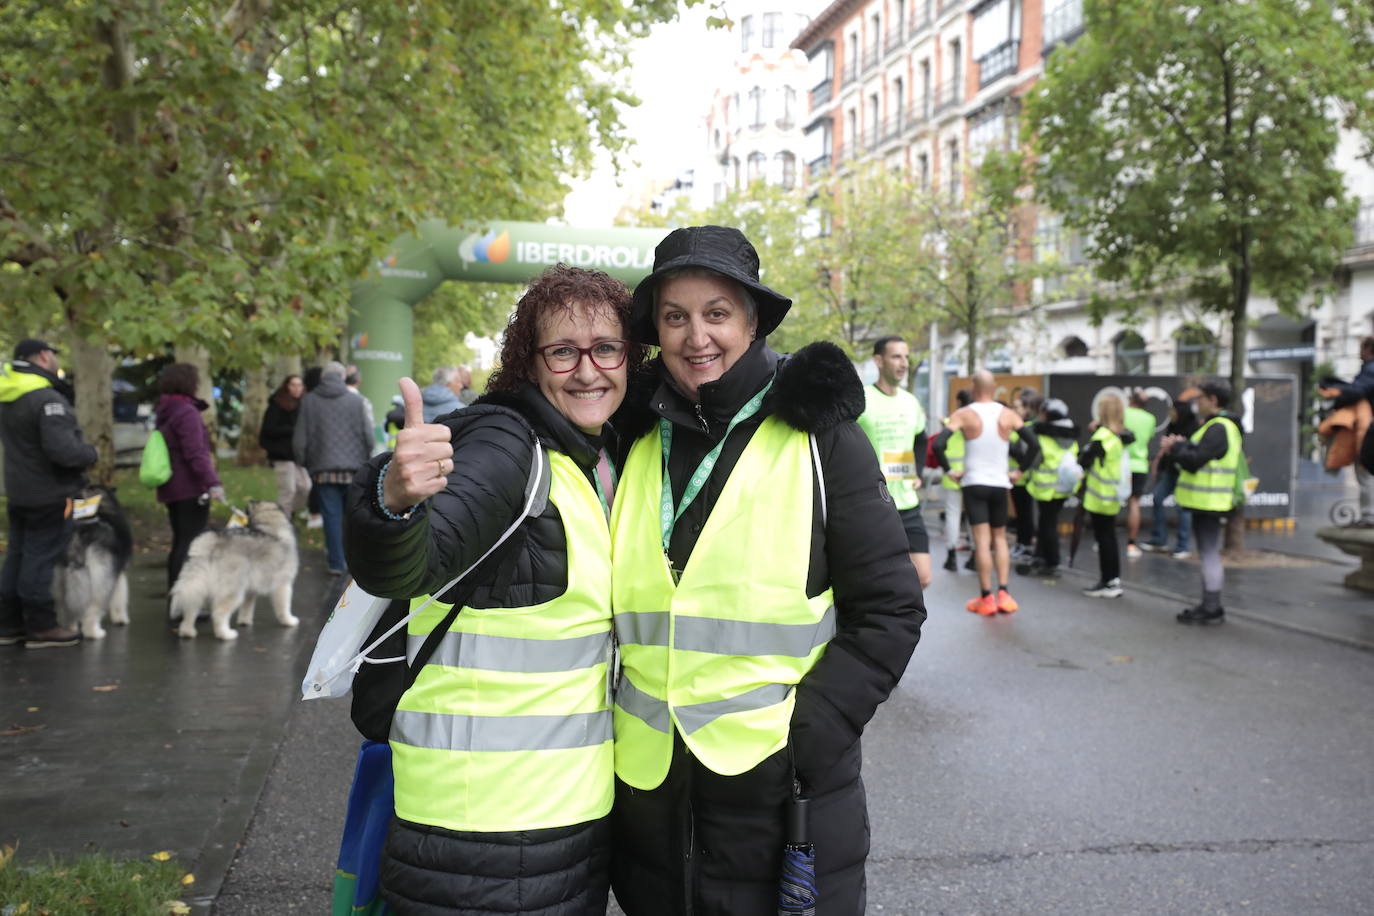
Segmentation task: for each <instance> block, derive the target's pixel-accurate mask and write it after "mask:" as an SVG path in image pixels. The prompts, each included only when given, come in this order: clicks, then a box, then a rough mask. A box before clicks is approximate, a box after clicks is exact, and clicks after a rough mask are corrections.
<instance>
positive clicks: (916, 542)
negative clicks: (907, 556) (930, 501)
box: [897, 506, 930, 553]
mask: <svg viewBox="0 0 1374 916" xmlns="http://www.w3.org/2000/svg"><path fill="white" fill-rule="evenodd" d="M897 514H898V515H900V516H901V517H902V527H903V528H905V529H906V546H907V553H930V535H928V534H926V520H925V519H924V518H923V517H922V516H921V507H920V506H913V507H911V508H910V509H900V510H898V512H897Z"/></svg>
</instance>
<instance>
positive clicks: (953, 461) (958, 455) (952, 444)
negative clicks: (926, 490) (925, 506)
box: [940, 417, 964, 490]
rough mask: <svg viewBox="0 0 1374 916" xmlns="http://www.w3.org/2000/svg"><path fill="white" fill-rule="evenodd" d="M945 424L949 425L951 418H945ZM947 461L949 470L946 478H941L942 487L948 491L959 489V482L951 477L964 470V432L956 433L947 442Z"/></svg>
mask: <svg viewBox="0 0 1374 916" xmlns="http://www.w3.org/2000/svg"><path fill="white" fill-rule="evenodd" d="M944 422H945V423H949V417H945V420H944ZM945 460H946V461H948V462H949V470H948V471H946V472H945V476H944V477H941V478H940V485H941V486H942V487H944V488H945V489H946V490H957V489H959V481H957V480H955V479H954V478H953V477H951V476H950V475H951V474H954V473H955V472H957V471H963V469H964V433H963V431H962V430H958V431H956V432H954V433H953V434H952V435H951V436H950V437H949V438H948V439H946V440H945Z"/></svg>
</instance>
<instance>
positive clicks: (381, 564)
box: [345, 265, 644, 916]
mask: <svg viewBox="0 0 1374 916" xmlns="http://www.w3.org/2000/svg"><path fill="white" fill-rule="evenodd" d="M629 315H630V294H629V291H628V290H626V288H625V287H624V286H623V285H622V284H621V283H620V282H618V281H617V280H614V279H612V278H611V277H609V276H607V275H606V274H604V273H601V272H599V271H588V270H580V269H577V268H572V267H565V266H563V265H559V266H558V267H554V268H551V269H550V270H548V271H546V272H545V273H544V274H543V275H541V276H540V277H539V278H538V280H536V281H535V283H534V285H533V286H531V287H530V288H529V290H528V291H527V292H526V293H525V295H524V296H523V297H522V298H521V300H520V303H519V305H518V306H517V308H516V311H515V314H514V315H513V316H512V318H511V320H510V323H509V324H508V326H507V328H506V333H505V338H504V342H503V345H502V349H501V367H500V369H498V370H497V372H496V374H495V375H493V376H492V378H491V380H490V382H489V383H488V387H487V394H486V395H485V396H483V397H482V398H480V399H479V400H477V401H476V402H475V403H474V404H473V405H472V406H471V407H469V408H467V409H466V410H463V411H460V412H458V413H456V414H453V415H450V416H448V417H446V418H445V419H444V420H443V422H442V423H424V422H423V421H422V417H421V401H420V394H419V390H418V388H417V387H416V386H415V384H414V383H413V382H411V381H410V380H409V379H403V380H402V382H401V392H402V396H403V399H404V401H405V410H406V425H405V428H404V429H402V430H401V431H400V432H399V433H398V434H397V440H396V450H395V451H394V452H392V453H384V454H382V455H379V456H377V458H375V459H374V460H373V461H372V463H371V464H370V465H369V466H368V467H366V468H364V470H363V471H362V472H360V473H359V474H358V476H357V477H356V478H355V479H354V482H353V486H352V488H351V490H350V494H349V513H348V519H347V526H346V536H345V540H346V550H347V556H348V565H349V569H350V570H352V571H353V574H354V577H355V578H356V579H357V581H358V582H359V584H360V585H362V587H363V588H365V589H366V590H367V591H369V592H371V593H373V594H375V595H380V596H383V597H388V598H415V597H416V596H422V595H427V594H429V593H431V592H433V591H434V590H436V589H439V588H442V587H443V586H444V584H445V583H447V582H449V581H450V580H452V579H453V578H454V577H455V576H456V575H458V573H460V572H462V571H463V570H465V569H467V568H468V567H469V566H471V565H472V564H474V563H476V562H478V560H479V558H482V557H483V556H484V555H485V554H486V552H487V551H488V550H489V549H490V548H491V547H492V546H493V545H494V544H496V543H497V542H498V540H499V539H500V537H501V536H502V535H503V533H505V532H506V530H507V529H508V528H509V527H510V526H511V525H512V524H513V523H514V522H515V521H516V520H517V519H519V518H520V517H521V514H522V512H523V511H524V509H525V504H526V501H527V492H526V488H527V484H528V482H529V480H530V469H531V467H532V464H533V463H534V462H536V461H537V460H540V459H541V458H542V459H543V460H544V461H545V462H546V467H545V474H546V477H547V479H548V481H549V491H548V501H547V505H546V506H545V507H544V509H543V511H542V512H537V513H534V514H531V515H530V516H529V517H528V518H526V519H525V520H524V521H523V522H521V523H520V524H519V526H518V528H516V529H515V533H514V535H513V536H512V538H511V540H510V541H508V542H506V543H504V544H502V546H501V549H500V550H499V552H497V553H495V554H493V555H492V557H491V558H490V560H487V561H482V562H481V563H479V565H477V567H476V568H475V569H474V570H473V572H472V573H471V574H470V575H469V576H467V577H465V578H464V579H463V581H462V582H461V583H460V584H459V585H458V586H455V587H454V588H453V589H451V590H450V592H449V593H448V594H445V595H443V596H441V598H440V601H441V602H442V601H450V602H454V603H460V604H461V611H460V612H459V613H458V615H457V616H456V617H454V618H453V622H452V624H451V625H450V627H449V629H448V631H447V632H446V633H445V634H444V635H443V637H442V638H441V639H440V641H439V642H438V644H437V648H436V649H435V651H434V653H433V654H432V655H431V656H430V658H429V661H428V662H427V663H426V664H425V665H424V667H423V668H422V669H421V671H420V674H419V675H418V676H417V677H416V678H415V681H414V683H413V685H412V686H411V687H410V688H409V689H408V690H407V691H406V693H405V694H404V695H403V696H402V697H401V701H400V703H399V704H398V706H397V709H396V714H395V716H394V717H393V719H392V724H391V733H390V744H391V751H392V761H393V769H394V774H395V786H396V789H395V802H396V815H395V817H394V819H393V821H392V826H391V831H390V833H389V835H388V837H387V842H386V848H385V851H384V854H383V859H382V893H383V896H384V897H385V899H386V901H387V904H388V905H389V907H390V909H391V911H393V912H396V913H401V914H405V913H424V914H440V913H442V914H453V916H465V914H478V913H492V912H500V913H512V914H514V913H531V914H533V913H538V914H545V916H584V914H586V916H590V914H596V916H601V914H604V913H605V911H606V899H607V887H608V875H607V868H608V863H609V855H610V830H609V821H608V818H607V815H608V814H609V812H610V809H611V801H612V797H613V795H614V788H613V775H612V772H613V771H612V767H613V756H612V735H611V705H610V695H611V690H610V688H611V684H610V676H611V671H610V670H609V669H610V663H611V659H612V636H611V585H610V572H611V557H610V543H611V542H610V532H609V528H608V516H609V513H610V506H611V502H612V500H613V498H614V489H615V475H614V473H613V472H612V471H611V469H610V466H609V461H608V460H607V458H606V454H607V445H608V443H607V442H606V441H605V438H606V436H607V435H608V429H609V428H608V427H607V425H606V421H607V420H608V419H609V417H610V415H611V414H612V412H614V411H615V409H616V408H617V407H619V406H620V403H621V400H622V399H623V398H624V396H625V385H626V377H627V373H628V372H629V371H630V370H632V369H634V368H635V367H637V366H638V365H639V364H640V363H641V362H642V361H643V358H644V348H643V347H641V346H639V345H638V344H633V343H630V342H629V341H627V340H626V329H627V325H628V321H629ZM534 438H537V439H538V442H539V444H540V445H541V446H542V450H536V448H535V443H534ZM452 606H453V605H452V604H442V603H438V602H436V603H435V604H432V605H431V606H430V607H429V608H427V609H426V610H425V611H423V612H421V613H420V614H418V615H417V616H416V617H415V618H414V619H412V620H411V622H410V623H409V624H408V632H407V640H408V646H409V648H410V652H411V655H412V657H413V655H414V653H415V651H416V650H417V647H418V646H420V645H421V644H423V643H424V641H425V638H426V636H428V635H429V634H430V632H431V631H433V630H434V629H435V627H436V626H438V625H439V623H440V622H441V621H442V620H443V619H445V618H446V617H447V615H448V611H449V609H450V608H451V607H452Z"/></svg>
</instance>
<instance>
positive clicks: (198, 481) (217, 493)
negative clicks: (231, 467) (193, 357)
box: [156, 363, 224, 589]
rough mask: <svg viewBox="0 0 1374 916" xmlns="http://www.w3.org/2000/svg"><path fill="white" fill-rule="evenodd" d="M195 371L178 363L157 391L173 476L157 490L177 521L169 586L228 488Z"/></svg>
mask: <svg viewBox="0 0 1374 916" xmlns="http://www.w3.org/2000/svg"><path fill="white" fill-rule="evenodd" d="M198 381H199V379H198V376H197V373H196V367H195V366H193V365H191V364H190V363H173V364H172V365H170V366H168V367H166V368H165V369H163V370H162V375H161V377H160V378H159V379H158V390H159V391H161V392H162V397H161V399H160V400H158V402H157V412H156V416H157V428H158V429H159V430H160V431H161V432H162V437H163V438H164V439H166V440H167V453H168V455H170V456H171V459H172V477H171V479H170V480H168V481H167V482H166V483H164V484H163V485H162V486H160V487H158V488H157V501H158V502H160V503H163V504H165V505H166V506H167V518H168V520H169V521H170V522H171V523H172V550H171V552H170V553H169V554H168V555H167V588H169V589H170V588H171V587H172V584H173V583H174V582H176V580H177V576H178V575H179V574H180V573H181V566H182V564H183V563H185V562H186V554H187V552H188V551H189V550H190V549H191V541H192V540H194V539H195V536H196V535H198V534H200V533H201V532H202V531H204V530H205V527H206V525H207V524H208V523H209V521H210V500H211V499H218V500H220V501H223V500H224V487H223V486H221V485H220V482H219V475H218V474H216V473H215V460H214V457H213V456H212V455H211V454H210V434H209V432H208V431H207V430H206V429H205V421H203V420H202V419H201V418H200V412H201V411H202V410H204V409H205V408H207V407H209V406H210V405H209V404H207V403H205V402H204V401H202V400H201V399H200V398H198V397H196V384H197V382H198Z"/></svg>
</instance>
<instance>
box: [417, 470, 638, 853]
mask: <svg viewBox="0 0 1374 916" xmlns="http://www.w3.org/2000/svg"><path fill="white" fill-rule="evenodd" d="M548 455H549V471H550V475H551V483H550V487H549V501H550V502H551V503H553V505H554V506H555V507H556V508H557V510H558V514H559V516H560V517H561V519H562V522H563V528H564V532H565V536H566V538H567V542H568V545H569V547H568V554H567V565H568V586H567V590H566V591H565V592H564V593H563V594H562V595H560V596H559V597H557V598H555V599H553V600H552V601H548V602H545V603H543V604H539V605H534V606H531V607H518V608H472V607H465V608H463V610H462V612H461V613H459V614H458V616H457V617H455V618H454V621H453V624H452V626H451V627H450V628H449V632H447V633H445V634H444V636H443V638H442V639H441V640H440V642H439V644H438V646H437V647H436V649H435V652H434V655H433V656H431V657H430V660H429V662H428V663H427V664H426V665H425V667H424V670H423V671H421V672H420V675H419V676H418V677H417V678H416V679H415V683H414V685H413V686H412V687H411V688H410V689H409V690H408V691H406V693H405V695H404V696H403V697H401V702H400V703H399V704H398V705H397V708H396V715H395V718H394V719H393V720H392V726H391V748H392V768H393V770H394V772H395V779H396V790H395V800H396V813H397V814H398V815H399V816H400V817H403V818H405V819H406V820H410V821H415V822H416V823H421V824H431V825H436V826H440V827H446V828H448V829H450V830H475V831H506V830H536V829H541V828H545V827H565V826H569V825H571V824H580V823H583V822H585V821H589V820H595V819H596V818H599V817H602V816H604V815H605V814H606V813H607V812H608V811H609V810H610V807H611V798H612V794H613V779H612V772H613V761H614V750H613V744H612V734H611V732H612V714H611V710H610V706H609V704H608V702H607V693H608V691H607V677H608V668H609V665H610V659H611V646H612V641H611V616H610V601H611V594H610V575H611V565H610V534H609V531H608V530H607V526H606V516H605V513H604V512H603V511H602V508H601V503H600V501H599V500H598V499H597V496H596V491H595V490H594V489H593V488H592V485H591V483H590V482H589V481H588V480H587V478H586V476H585V475H584V474H583V473H582V471H581V470H580V469H579V468H578V467H577V465H576V464H574V463H573V461H572V459H570V458H568V457H567V456H566V455H563V454H560V453H558V452H553V451H550V452H549V453H548ZM423 600H424V599H423V598H416V599H413V602H420V601H423ZM450 607H451V606H450V605H445V604H440V603H437V602H436V603H434V604H431V605H430V606H429V607H428V608H426V609H425V610H424V611H423V612H421V613H420V614H418V615H417V616H416V617H415V618H414V619H413V620H411V622H410V624H409V627H408V630H407V635H406V641H407V649H408V655H409V656H411V657H413V656H414V654H415V653H416V652H417V651H418V649H419V647H420V645H421V644H422V643H423V642H424V639H425V637H426V636H427V635H428V634H429V633H430V631H432V630H433V628H434V627H436V626H437V625H438V624H439V623H440V622H441V621H442V620H443V618H444V617H445V616H446V615H447V613H448V611H449V609H450Z"/></svg>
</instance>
